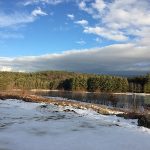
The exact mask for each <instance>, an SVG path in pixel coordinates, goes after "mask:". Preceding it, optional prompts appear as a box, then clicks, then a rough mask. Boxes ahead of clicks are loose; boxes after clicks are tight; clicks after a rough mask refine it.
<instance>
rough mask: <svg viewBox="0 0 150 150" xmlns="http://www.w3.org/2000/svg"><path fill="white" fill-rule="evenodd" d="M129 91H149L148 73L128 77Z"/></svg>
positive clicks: (149, 79)
mask: <svg viewBox="0 0 150 150" xmlns="http://www.w3.org/2000/svg"><path fill="white" fill-rule="evenodd" d="M128 83H129V90H128V91H129V92H136V93H150V74H147V75H144V76H138V77H132V78H128Z"/></svg>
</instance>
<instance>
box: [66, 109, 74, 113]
mask: <svg viewBox="0 0 150 150" xmlns="http://www.w3.org/2000/svg"><path fill="white" fill-rule="evenodd" d="M63 111H64V112H73V113H76V112H75V111H74V110H70V109H65V110H63Z"/></svg>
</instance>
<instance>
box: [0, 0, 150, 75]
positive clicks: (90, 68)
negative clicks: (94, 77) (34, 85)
mask: <svg viewBox="0 0 150 150" xmlns="http://www.w3.org/2000/svg"><path fill="white" fill-rule="evenodd" d="M42 70H64V71H76V72H85V73H102V74H107V73H108V74H118V75H119V74H120V75H136V74H143V73H147V72H150V0H0V71H23V72H24V71H42Z"/></svg>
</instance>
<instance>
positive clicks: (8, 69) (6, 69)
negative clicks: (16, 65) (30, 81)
mask: <svg viewBox="0 0 150 150" xmlns="http://www.w3.org/2000/svg"><path fill="white" fill-rule="evenodd" d="M0 71H12V68H11V67H7V66H3V67H1V68H0Z"/></svg>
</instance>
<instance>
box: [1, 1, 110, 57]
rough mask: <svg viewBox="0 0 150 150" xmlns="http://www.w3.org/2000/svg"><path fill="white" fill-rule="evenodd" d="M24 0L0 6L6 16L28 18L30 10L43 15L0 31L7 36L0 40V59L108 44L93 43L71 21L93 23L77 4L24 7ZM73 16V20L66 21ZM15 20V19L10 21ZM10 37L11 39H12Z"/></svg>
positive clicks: (93, 38)
mask: <svg viewBox="0 0 150 150" xmlns="http://www.w3.org/2000/svg"><path fill="white" fill-rule="evenodd" d="M26 2H28V1H24V2H22V3H20V1H17V0H15V1H13V2H12V1H10V0H8V1H7V2H6V1H2V2H1V7H2V9H3V11H4V12H5V13H6V14H8V15H11V14H14V13H17V14H19V13H21V14H22V13H26V14H27V15H30V14H31V13H32V12H33V11H34V10H39V9H40V10H41V11H42V12H44V13H45V15H40V14H39V15H38V16H37V17H36V19H35V20H34V21H33V22H28V23H21V24H14V25H11V24H10V26H8V27H4V28H2V29H1V30H0V31H1V32H3V34H5V33H6V34H10V37H9V35H8V37H7V38H5V37H3V35H2V36H1V37H0V38H1V43H2V44H1V45H0V49H1V50H2V51H1V56H10V57H11V56H23V55H41V54H47V53H58V52H62V51H65V50H71V49H81V48H82V49H84V48H91V47H99V46H103V45H107V44H109V42H110V41H103V42H100V41H96V38H97V36H95V35H88V34H85V33H83V31H82V30H83V27H82V26H81V25H79V24H76V23H75V21H79V20H83V19H85V20H87V19H88V20H89V21H90V22H91V24H95V23H96V21H95V20H93V19H92V18H91V16H90V15H88V14H87V13H85V12H82V11H81V10H80V9H79V7H78V3H76V2H75V1H74V2H67V3H60V4H58V5H54V4H46V3H44V4H43V3H42V2H39V3H33V4H30V5H27V6H24V5H25V3H26ZM69 15H74V19H71V18H69V17H68V16H69ZM14 19H15V18H14ZM12 34H13V35H14V38H13V37H12Z"/></svg>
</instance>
